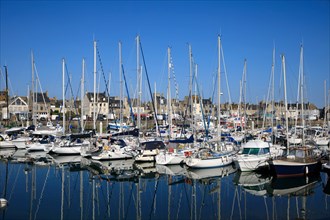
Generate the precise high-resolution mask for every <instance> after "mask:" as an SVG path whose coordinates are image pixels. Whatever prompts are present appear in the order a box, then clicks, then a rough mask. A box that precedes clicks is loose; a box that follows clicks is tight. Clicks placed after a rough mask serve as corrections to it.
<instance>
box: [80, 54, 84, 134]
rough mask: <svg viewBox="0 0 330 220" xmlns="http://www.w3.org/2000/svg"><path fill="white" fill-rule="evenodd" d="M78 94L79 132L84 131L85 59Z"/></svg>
mask: <svg viewBox="0 0 330 220" xmlns="http://www.w3.org/2000/svg"><path fill="white" fill-rule="evenodd" d="M80 95H81V114H80V122H81V132H84V114H85V112H84V96H85V59H83V60H82V76H81V91H80Z"/></svg>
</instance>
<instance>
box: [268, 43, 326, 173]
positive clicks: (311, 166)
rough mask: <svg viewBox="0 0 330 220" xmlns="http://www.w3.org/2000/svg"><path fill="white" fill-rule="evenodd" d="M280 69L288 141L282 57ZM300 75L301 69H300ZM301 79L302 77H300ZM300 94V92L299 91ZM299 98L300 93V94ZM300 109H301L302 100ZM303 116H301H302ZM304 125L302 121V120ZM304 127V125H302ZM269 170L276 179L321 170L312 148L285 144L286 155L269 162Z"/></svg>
mask: <svg viewBox="0 0 330 220" xmlns="http://www.w3.org/2000/svg"><path fill="white" fill-rule="evenodd" d="M300 58H301V64H300V65H302V58H303V48H302V47H301V55H300ZM282 67H283V77H284V99H285V117H286V130H287V132H286V135H287V140H288V112H287V111H288V103H287V97H286V71H285V57H284V55H283V56H282ZM300 70H301V74H302V73H303V72H302V67H301V69H300ZM301 79H303V77H302V76H301ZM301 92H302V90H301ZM301 96H303V95H302V93H301ZM301 99H302V109H303V98H301ZM302 115H303V114H302ZM302 121H303V124H304V119H303V120H302ZM303 126H304V125H303ZM269 164H270V166H271V169H272V170H274V171H275V174H276V176H277V177H288V176H307V175H311V174H317V173H319V172H320V170H321V162H320V157H319V156H318V155H316V153H315V152H314V149H313V147H311V146H306V145H304V141H303V145H298V146H293V147H289V142H287V149H286V154H284V155H283V156H281V157H278V158H275V159H271V160H269Z"/></svg>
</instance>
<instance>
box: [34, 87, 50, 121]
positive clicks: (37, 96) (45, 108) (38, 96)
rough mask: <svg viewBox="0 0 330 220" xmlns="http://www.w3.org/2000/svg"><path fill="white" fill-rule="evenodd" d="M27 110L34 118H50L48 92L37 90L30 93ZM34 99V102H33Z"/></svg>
mask: <svg viewBox="0 0 330 220" xmlns="http://www.w3.org/2000/svg"><path fill="white" fill-rule="evenodd" d="M30 98H31V99H30V100H31V101H30V102H29V111H30V112H31V115H32V114H33V115H34V117H35V118H36V119H39V120H47V119H50V99H49V97H48V92H47V91H46V92H44V93H41V92H38V93H33V95H32V93H31V94H30ZM33 101H34V103H33Z"/></svg>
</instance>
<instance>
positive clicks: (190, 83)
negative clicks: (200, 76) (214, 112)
mask: <svg viewBox="0 0 330 220" xmlns="http://www.w3.org/2000/svg"><path fill="white" fill-rule="evenodd" d="M189 70H190V71H189V72H190V73H189V91H190V94H191V95H190V119H192V109H191V106H192V104H193V102H192V87H193V73H192V72H193V67H192V50H191V45H190V44H189ZM188 98H189V97H188Z"/></svg>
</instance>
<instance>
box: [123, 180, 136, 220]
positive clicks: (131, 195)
mask: <svg viewBox="0 0 330 220" xmlns="http://www.w3.org/2000/svg"><path fill="white" fill-rule="evenodd" d="M132 185H133V187H132V188H131V194H130V196H129V200H128V201H129V202H128V205H127V209H126V212H124V213H126V216H125V220H126V219H127V216H128V215H127V213H129V212H128V208H129V206H130V204H131V201H132V198H133V188H134V185H135V184H132Z"/></svg>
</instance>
